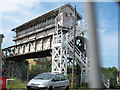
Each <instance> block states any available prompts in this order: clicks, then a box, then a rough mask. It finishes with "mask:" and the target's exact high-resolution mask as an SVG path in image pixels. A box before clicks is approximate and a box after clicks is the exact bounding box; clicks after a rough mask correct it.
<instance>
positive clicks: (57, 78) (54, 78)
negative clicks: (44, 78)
mask: <svg viewBox="0 0 120 90" xmlns="http://www.w3.org/2000/svg"><path fill="white" fill-rule="evenodd" d="M52 81H55V82H56V81H60V75H58V74H57V75H55V76H54V77H53V80H52Z"/></svg>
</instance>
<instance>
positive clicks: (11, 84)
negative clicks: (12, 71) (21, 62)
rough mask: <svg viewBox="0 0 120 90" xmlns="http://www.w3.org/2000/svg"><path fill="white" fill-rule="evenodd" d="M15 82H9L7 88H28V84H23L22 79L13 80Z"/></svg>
mask: <svg viewBox="0 0 120 90" xmlns="http://www.w3.org/2000/svg"><path fill="white" fill-rule="evenodd" d="M13 79H14V81H9V83H8V85H7V86H6V87H7V88H26V85H27V82H23V81H22V80H20V79H16V78H13Z"/></svg>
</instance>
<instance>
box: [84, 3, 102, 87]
mask: <svg viewBox="0 0 120 90" xmlns="http://www.w3.org/2000/svg"><path fill="white" fill-rule="evenodd" d="M85 8H86V16H87V24H88V39H89V43H88V57H89V61H90V71H89V88H102V85H101V80H102V78H101V72H100V58H99V47H98V42H97V41H98V37H97V23H96V15H95V7H94V2H86V3H85Z"/></svg>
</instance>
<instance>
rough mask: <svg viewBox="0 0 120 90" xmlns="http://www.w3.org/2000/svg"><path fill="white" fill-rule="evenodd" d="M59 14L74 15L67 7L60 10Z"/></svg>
mask: <svg viewBox="0 0 120 90" xmlns="http://www.w3.org/2000/svg"><path fill="white" fill-rule="evenodd" d="M61 12H66V13H68V14H69V13H72V16H73V15H74V12H73V11H72V10H71V9H70V8H69V7H66V8H63V9H62V10H61Z"/></svg>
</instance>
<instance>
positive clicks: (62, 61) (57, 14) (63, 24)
mask: <svg viewBox="0 0 120 90" xmlns="http://www.w3.org/2000/svg"><path fill="white" fill-rule="evenodd" d="M73 16H74V8H73V7H72V5H70V4H66V5H63V6H61V7H60V8H57V9H55V10H52V11H50V12H48V13H46V14H44V15H42V16H40V17H38V18H36V19H34V20H31V21H29V22H27V23H25V24H23V25H21V26H19V27H17V28H14V29H13V30H12V31H15V32H16V38H15V39H14V41H15V43H16V45H14V46H11V47H8V48H5V49H3V50H2V58H3V59H6V62H7V61H9V60H14V61H16V62H14V63H17V62H19V61H21V59H22V60H23V59H29V58H35V57H37V58H39V57H46V56H52V70H51V71H52V72H53V73H62V74H65V75H67V65H68V63H67V62H68V56H71V58H72V56H73V31H74V28H73V26H74V18H73ZM76 17H77V18H76V21H77V25H76V34H75V39H76V41H75V63H76V65H79V66H80V68H81V83H83V82H88V79H87V77H88V72H89V61H88V57H87V53H86V50H87V42H88V41H87V38H86V37H85V33H86V31H87V28H86V25H87V23H86V22H85V21H84V20H82V16H81V15H80V14H79V13H78V12H77V16H76ZM17 65H18V66H20V64H17ZM16 68H17V67H16ZM16 71H17V72H18V71H20V72H21V70H20V67H19V68H18V70H16ZM21 73H22V72H21ZM19 76H20V75H19ZM102 81H103V82H104V85H105V86H106V87H107V88H109V80H108V79H107V78H106V77H105V76H104V75H102Z"/></svg>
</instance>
